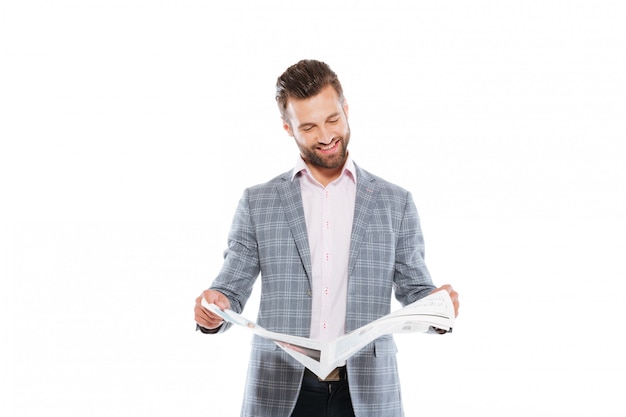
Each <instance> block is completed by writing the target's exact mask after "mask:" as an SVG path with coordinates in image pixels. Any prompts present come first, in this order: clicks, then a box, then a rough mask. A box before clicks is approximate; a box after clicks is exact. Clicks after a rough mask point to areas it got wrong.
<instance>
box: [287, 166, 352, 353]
mask: <svg viewBox="0 0 626 417" xmlns="http://www.w3.org/2000/svg"><path fill="white" fill-rule="evenodd" d="M299 173H302V174H301V175H298V174H299ZM294 178H299V181H300V189H301V191H302V203H303V206H304V217H305V220H306V227H307V234H308V237H309V247H310V249H311V271H312V274H313V279H312V288H311V290H312V297H313V311H312V315H311V333H310V336H309V337H310V338H311V339H318V340H322V341H326V340H333V339H335V338H337V337H339V336H342V335H343V334H344V333H345V320H346V304H347V301H346V298H347V295H348V257H349V251H350V238H351V234H352V219H353V216H354V204H355V198H356V180H357V178H356V171H355V169H354V163H353V161H352V158H350V156H348V159H347V161H346V163H345V165H344V168H343V171H342V173H341V175H340V176H339V178H337V179H336V180H334V181H333V182H331V183H330V184H328V185H327V186H326V187H324V186H323V185H322V184H320V183H319V182H318V181H317V180H316V179H315V178H314V177H313V175H312V174H311V171H310V170H309V168H308V167H307V166H306V164H305V163H304V161H303V160H302V158H298V162H297V163H296V166H295V168H294V171H293V176H292V181H293V180H294Z"/></svg>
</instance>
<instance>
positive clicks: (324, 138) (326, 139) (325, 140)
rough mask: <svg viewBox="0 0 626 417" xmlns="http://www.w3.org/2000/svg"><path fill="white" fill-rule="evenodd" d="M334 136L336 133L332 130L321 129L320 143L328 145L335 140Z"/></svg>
mask: <svg viewBox="0 0 626 417" xmlns="http://www.w3.org/2000/svg"><path fill="white" fill-rule="evenodd" d="M334 138H335V135H333V134H332V133H331V132H329V131H327V130H326V129H320V137H319V139H318V142H319V143H321V144H324V145H328V144H329V143H331V142H332V141H333V139H334Z"/></svg>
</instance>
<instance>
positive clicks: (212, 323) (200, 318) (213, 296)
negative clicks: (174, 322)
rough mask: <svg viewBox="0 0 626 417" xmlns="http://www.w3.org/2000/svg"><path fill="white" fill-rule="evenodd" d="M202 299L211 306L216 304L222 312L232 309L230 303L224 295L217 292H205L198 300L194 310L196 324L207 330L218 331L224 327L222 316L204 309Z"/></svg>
mask: <svg viewBox="0 0 626 417" xmlns="http://www.w3.org/2000/svg"><path fill="white" fill-rule="evenodd" d="M202 298H204V299H205V300H206V301H207V302H208V303H209V304H215V305H216V306H218V307H219V308H220V309H222V310H226V309H230V301H229V300H228V298H226V296H225V295H224V294H222V293H221V292H219V291H215V290H205V291H203V292H202V294H201V295H200V297H198V298H196V306H195V308H194V313H195V319H196V323H198V324H199V325H200V326H202V327H204V328H205V329H209V330H213V329H217V328H218V327H220V326H221V325H222V321H223V320H222V318H221V317H220V316H218V315H216V314H214V313H212V312H210V311H209V310H207V309H206V308H204V307H202Z"/></svg>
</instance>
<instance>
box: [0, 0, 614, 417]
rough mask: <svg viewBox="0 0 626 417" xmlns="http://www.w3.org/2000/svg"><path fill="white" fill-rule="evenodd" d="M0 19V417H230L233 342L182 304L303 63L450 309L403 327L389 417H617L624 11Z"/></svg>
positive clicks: (332, 6) (43, 14)
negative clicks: (341, 109) (439, 318)
mask: <svg viewBox="0 0 626 417" xmlns="http://www.w3.org/2000/svg"><path fill="white" fill-rule="evenodd" d="M0 4H1V5H0V139H1V147H0V198H1V199H2V203H1V205H0V216H1V217H0V219H1V224H0V274H1V287H0V320H1V322H0V325H1V327H0V334H1V339H2V342H1V345H0V349H1V351H2V352H1V356H0V375H1V376H0V414H1V415H6V416H63V417H70V416H81V417H82V416H90V417H99V416H155V417H156V416H159V417H160V416H190V415H206V416H209V415H210V416H235V415H238V413H239V407H240V403H241V397H242V394H243V384H244V379H245V370H246V364H247V357H248V349H249V336H248V334H247V333H245V332H243V331H239V330H237V329H233V331H231V332H228V333H227V334H224V335H222V336H220V337H210V336H204V335H201V334H199V333H196V332H194V321H193V304H194V299H195V297H196V296H197V295H198V294H199V293H200V292H201V291H202V290H203V289H204V288H206V287H207V286H208V285H209V284H210V282H211V280H212V278H213V277H214V276H215V274H216V273H217V271H218V269H219V267H220V265H221V258H222V251H223V250H224V248H225V244H226V234H227V232H228V228H229V224H230V220H231V218H232V214H233V212H234V209H235V206H236V203H237V200H238V199H239V197H240V195H241V193H242V191H243V189H244V187H246V186H249V185H252V184H256V183H259V182H263V181H265V180H268V179H270V178H272V177H273V176H275V175H276V174H278V173H281V172H283V171H286V170H287V169H289V168H291V166H292V165H293V163H294V161H295V157H296V147H295V145H294V144H293V142H292V140H291V139H290V138H289V137H288V136H287V135H286V134H285V133H284V132H283V131H282V128H281V123H280V118H279V115H278V111H277V109H276V105H275V102H274V98H273V94H274V83H275V80H276V77H277V76H278V75H280V73H282V72H283V70H284V69H286V68H287V67H288V66H289V65H291V64H293V63H295V62H296V61H297V60H299V59H301V58H316V59H321V60H324V61H326V62H328V63H329V64H330V65H331V67H332V68H333V69H334V70H335V71H336V72H337V73H338V74H339V77H340V79H341V80H342V82H343V84H344V89H345V93H346V96H347V98H348V101H349V103H350V110H351V113H350V123H351V127H352V142H351V151H352V155H353V157H354V159H355V161H356V162H357V163H358V164H360V165H361V166H363V167H364V168H366V169H368V170H370V171H372V172H374V173H376V174H378V175H380V176H382V177H385V178H387V179H389V180H391V181H393V182H396V183H398V184H400V185H402V186H404V187H405V188H407V189H409V190H411V192H412V193H413V195H414V198H415V201H416V203H417V205H418V210H419V212H420V215H421V219H422V226H423V229H424V233H425V238H426V254H427V255H426V260H427V263H428V265H429V268H430V270H431V273H432V275H433V278H434V280H435V283H436V284H438V285H440V284H444V283H448V282H449V283H452V284H453V285H454V286H455V288H456V289H457V290H458V291H459V293H460V295H461V303H462V307H461V311H460V315H459V318H458V320H457V324H456V328H455V331H454V333H453V334H452V335H448V336H443V337H434V336H427V335H419V334H412V335H399V336H397V337H396V340H397V343H398V346H399V361H400V372H401V374H400V375H401V378H402V382H403V398H404V403H405V411H406V413H407V416H418V415H424V416H431V417H433V416H453V415H454V416H459V415H461V416H463V415H476V416H482V415H506V416H529V415H532V416H568V417H569V416H581V417H582V416H585V417H588V416H592V415H593V416H623V415H625V414H626V406H625V405H624V402H623V399H622V398H621V397H623V389H624V386H623V376H624V372H625V370H626V365H625V362H626V361H625V359H624V355H623V352H624V351H626V344H625V342H624V337H623V327H624V310H623V308H622V303H623V301H622V300H623V296H624V293H623V287H624V285H623V282H624V279H625V278H626V266H625V262H624V252H625V250H626V241H625V240H626V238H625V236H626V227H625V226H626V221H625V220H624V218H625V216H624V213H626V191H625V190H626V169H625V165H626V163H625V156H626V155H625V151H624V148H625V147H624V142H625V140H626V118H625V115H626V76H625V75H624V74H626V25H625V24H624V22H626V3H624V2H621V1H598V0H596V1H586V2H584V1H465V2H461V1H430V2H409V1H405V2H402V1H386V2H381V3H374V2H364V1H344V2H325V1H322V2H319V1H316V2H306V3H305V2H289V1H259V2H254V1H233V2H213V1H209V0H204V1H185V0H178V1H167V0H161V1H138V0H126V1H121V0H119V1H110V0H109V1H78V0H76V1H70V0H59V1H54V2H49V1H43V0H42V1H29V0H23V1H14V2H10V1H3V2H1V3H0ZM254 297H258V294H256V293H255V295H254ZM256 307H257V306H256V300H255V299H254V298H253V299H252V300H251V301H250V302H249V304H248V306H247V308H246V310H244V315H245V316H246V317H250V318H254V317H255V316H256Z"/></svg>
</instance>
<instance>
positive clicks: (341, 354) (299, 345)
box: [202, 290, 454, 379]
mask: <svg viewBox="0 0 626 417" xmlns="http://www.w3.org/2000/svg"><path fill="white" fill-rule="evenodd" d="M202 305H203V306H204V307H205V308H207V309H209V310H210V311H212V312H213V313H215V314H217V315H218V316H220V317H221V318H222V319H224V320H225V321H227V322H230V323H233V324H237V325H239V326H242V327H244V328H247V329H248V330H250V331H252V332H253V333H254V334H256V335H258V336H261V337H263V338H266V339H268V340H272V341H273V342H275V343H276V344H277V345H278V346H280V347H281V348H282V349H283V350H284V351H285V352H287V353H288V354H289V355H291V356H292V357H293V358H295V359H296V360H297V361H299V362H300V363H301V364H303V365H304V366H306V367H307V368H309V369H310V370H311V371H313V372H314V373H315V374H316V375H317V376H318V377H320V378H322V379H324V378H326V376H328V374H330V372H331V371H332V370H333V369H335V368H336V367H337V366H339V365H341V364H342V363H344V362H345V361H346V359H348V358H349V357H351V356H352V355H354V354H355V353H357V352H358V351H359V350H361V349H362V348H363V347H365V346H366V345H367V344H369V343H370V342H372V341H373V340H375V339H377V338H378V337H380V336H383V335H386V334H391V333H413V332H428V330H429V329H430V328H431V327H433V328H436V329H441V330H445V331H451V330H452V327H453V326H454V306H453V304H452V301H451V300H450V295H449V294H448V292H447V291H444V290H442V291H437V292H434V293H432V294H430V295H428V296H426V297H424V298H422V299H420V300H418V301H416V302H414V303H412V304H409V305H407V306H406V307H404V308H401V309H399V310H396V311H395V312H392V313H390V314H388V315H386V316H383V317H381V318H379V319H378V320H375V321H373V322H371V323H369V324H367V325H365V326H363V327H360V328H358V329H356V330H353V331H351V332H349V333H346V334H345V335H343V336H341V337H339V338H337V339H335V340H332V341H326V342H322V341H319V340H314V339H309V338H306V337H299V336H291V335H288V334H284V333H276V332H271V331H269V330H266V329H264V328H263V327H261V326H259V325H258V324H256V323H254V322H252V321H250V320H248V319H247V318H245V317H243V316H241V315H240V314H237V313H235V312H234V311H232V310H221V309H220V308H219V307H217V306H216V305H215V304H209V303H208V302H207V301H206V300H204V299H202Z"/></svg>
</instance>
